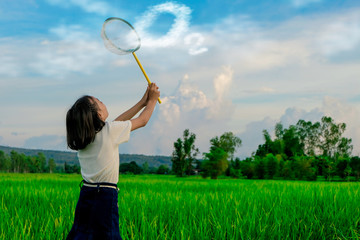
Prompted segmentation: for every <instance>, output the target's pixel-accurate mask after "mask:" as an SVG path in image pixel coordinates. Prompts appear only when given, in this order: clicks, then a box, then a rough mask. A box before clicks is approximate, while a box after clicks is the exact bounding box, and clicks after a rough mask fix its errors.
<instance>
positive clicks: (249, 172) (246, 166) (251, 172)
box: [240, 158, 255, 179]
mask: <svg viewBox="0 0 360 240" xmlns="http://www.w3.org/2000/svg"><path fill="white" fill-rule="evenodd" d="M240 166H241V167H240V168H241V172H242V174H243V175H244V176H246V178H247V179H252V178H253V177H254V176H255V163H254V162H253V161H252V159H251V158H246V159H245V160H244V161H242V162H241V165H240Z"/></svg>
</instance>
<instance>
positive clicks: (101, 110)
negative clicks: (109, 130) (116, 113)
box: [92, 97, 109, 122]
mask: <svg viewBox="0 0 360 240" xmlns="http://www.w3.org/2000/svg"><path fill="white" fill-rule="evenodd" d="M92 99H93V100H94V102H95V103H96V105H97V106H98V108H99V109H98V114H99V116H100V119H101V120H103V121H104V122H105V120H106V118H107V117H108V116H109V113H108V110H107V108H106V106H105V104H103V102H102V101H100V100H99V99H97V98H96V97H92Z"/></svg>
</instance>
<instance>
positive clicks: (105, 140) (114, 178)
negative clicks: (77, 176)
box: [78, 120, 131, 184]
mask: <svg viewBox="0 0 360 240" xmlns="http://www.w3.org/2000/svg"><path fill="white" fill-rule="evenodd" d="M130 132H131V121H130V120H128V121H113V122H110V123H109V122H106V123H105V125H104V127H103V128H102V129H101V131H100V132H98V133H97V134H96V136H95V140H94V142H92V143H90V144H89V145H87V146H86V148H84V149H82V150H79V151H78V158H79V162H80V167H81V175H82V177H83V179H84V180H85V181H87V182H90V183H97V182H109V183H115V184H117V182H118V180H119V164H120V159H119V144H120V143H123V142H127V141H128V140H129V138H130Z"/></svg>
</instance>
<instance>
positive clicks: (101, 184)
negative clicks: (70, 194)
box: [80, 180, 119, 191]
mask: <svg viewBox="0 0 360 240" xmlns="http://www.w3.org/2000/svg"><path fill="white" fill-rule="evenodd" d="M82 186H85V187H95V188H98V189H99V188H103V187H106V188H113V189H115V190H117V191H118V190H119V189H118V187H117V184H115V183H108V182H98V183H89V182H87V181H85V180H82V181H81V182H80V188H81V187H82Z"/></svg>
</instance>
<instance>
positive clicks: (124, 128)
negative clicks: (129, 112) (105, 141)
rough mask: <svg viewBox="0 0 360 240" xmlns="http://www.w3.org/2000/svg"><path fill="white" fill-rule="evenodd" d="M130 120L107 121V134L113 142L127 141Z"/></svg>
mask: <svg viewBox="0 0 360 240" xmlns="http://www.w3.org/2000/svg"><path fill="white" fill-rule="evenodd" d="M130 132H131V121H130V120H127V121H113V122H110V123H109V134H110V137H111V139H112V140H113V142H114V143H115V144H121V143H124V142H127V141H129V138H130Z"/></svg>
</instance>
